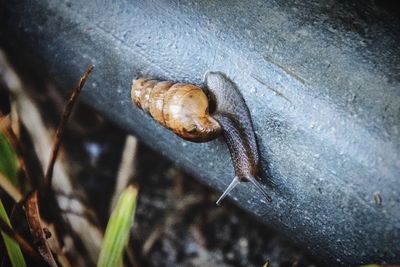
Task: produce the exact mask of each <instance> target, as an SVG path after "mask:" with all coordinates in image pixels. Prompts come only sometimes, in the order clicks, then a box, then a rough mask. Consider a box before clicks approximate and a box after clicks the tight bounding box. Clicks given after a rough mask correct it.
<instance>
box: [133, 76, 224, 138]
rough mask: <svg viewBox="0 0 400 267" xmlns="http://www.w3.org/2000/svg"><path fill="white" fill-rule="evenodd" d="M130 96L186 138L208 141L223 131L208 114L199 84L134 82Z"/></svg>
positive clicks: (205, 97)
mask: <svg viewBox="0 0 400 267" xmlns="http://www.w3.org/2000/svg"><path fill="white" fill-rule="evenodd" d="M131 97H132V100H133V102H135V104H136V105H137V106H139V107H140V108H141V109H143V110H144V111H146V112H148V113H150V115H151V116H152V117H153V118H154V119H155V120H156V121H158V122H159V123H160V124H161V125H163V126H165V127H167V128H168V129H170V130H172V131H173V132H174V133H176V134H177V135H179V136H180V137H182V138H183V139H186V140H189V141H193V142H205V141H209V140H211V139H214V138H216V137H217V136H218V135H220V134H221V132H222V128H221V126H220V124H219V123H218V122H217V121H216V120H215V119H214V118H213V117H211V116H210V114H209V109H208V98H207V96H206V94H205V93H204V91H203V90H202V89H201V88H200V87H198V86H196V85H192V84H184V83H173V82H170V81H163V82H159V81H156V80H149V81H146V80H145V79H138V80H135V81H134V82H133V85H132V90H131Z"/></svg>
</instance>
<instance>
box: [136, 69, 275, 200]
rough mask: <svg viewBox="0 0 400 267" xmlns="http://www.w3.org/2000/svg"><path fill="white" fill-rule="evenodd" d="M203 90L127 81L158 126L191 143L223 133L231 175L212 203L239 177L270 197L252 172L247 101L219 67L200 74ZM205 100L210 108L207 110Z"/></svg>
mask: <svg viewBox="0 0 400 267" xmlns="http://www.w3.org/2000/svg"><path fill="white" fill-rule="evenodd" d="M205 85H206V87H207V89H208V90H207V91H205V90H203V89H202V88H201V87H199V86H197V85H194V84H187V83H174V82H172V81H158V80H148V79H143V78H139V79H137V80H134V81H133V84H132V90H131V97H132V101H133V102H134V103H135V104H136V105H137V106H138V107H139V108H141V109H143V110H144V111H146V112H148V113H149V114H150V115H151V116H152V117H153V118H154V119H155V120H156V121H158V122H159V123H160V124H161V125H163V126H164V127H166V128H168V129H170V130H172V131H173V132H174V133H175V134H177V135H178V136H180V137H181V138H183V139H185V140H188V141H192V142H207V141H210V140H212V139H215V138H217V137H218V136H220V135H223V136H224V138H225V140H226V143H227V145H228V148H229V152H230V154H231V158H232V161H233V166H234V170H235V177H234V179H233V180H232V182H231V183H230V184H229V186H228V187H227V188H226V190H225V191H224V192H223V193H222V195H221V196H220V198H219V199H218V200H217V202H216V203H217V205H219V204H220V203H221V201H222V200H223V199H224V198H225V197H226V196H227V195H228V194H229V193H230V192H231V191H232V189H234V188H235V187H236V186H237V185H238V184H239V183H240V182H251V183H252V184H253V185H255V186H256V187H257V188H258V190H260V191H261V193H262V194H263V195H264V196H265V197H266V198H267V200H269V201H271V198H270V196H269V195H268V194H267V193H266V191H265V190H264V188H263V187H262V186H261V184H260V183H259V180H260V178H258V177H257V173H258V167H259V154H258V148H257V142H256V138H255V134H254V130H253V124H252V121H251V117H250V112H249V110H248V108H247V105H246V103H245V101H244V99H243V97H242V95H241V93H240V92H239V90H238V89H237V88H236V86H235V85H234V84H233V82H232V81H230V80H229V79H228V78H227V77H226V76H225V75H223V74H222V73H220V72H208V73H207V74H206V75H205ZM210 103H211V104H212V103H213V104H214V109H213V111H212V112H211V113H210V110H211V109H210Z"/></svg>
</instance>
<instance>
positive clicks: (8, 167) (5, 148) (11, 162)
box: [0, 133, 18, 186]
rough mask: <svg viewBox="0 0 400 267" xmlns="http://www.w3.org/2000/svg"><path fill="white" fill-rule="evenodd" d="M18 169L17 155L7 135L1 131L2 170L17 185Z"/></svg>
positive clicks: (0, 162) (0, 165) (0, 161)
mask: <svg viewBox="0 0 400 267" xmlns="http://www.w3.org/2000/svg"><path fill="white" fill-rule="evenodd" d="M17 171H18V166H17V156H16V154H15V152H14V150H13V148H12V147H11V145H10V143H9V142H8V140H7V138H6V137H5V135H4V134H2V133H0V172H1V173H2V174H3V175H4V176H5V177H7V178H8V179H9V180H10V181H11V182H12V183H13V184H14V185H15V186H17V185H18V179H17Z"/></svg>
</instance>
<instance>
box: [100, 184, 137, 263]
mask: <svg viewBox="0 0 400 267" xmlns="http://www.w3.org/2000/svg"><path fill="white" fill-rule="evenodd" d="M137 193H138V190H137V188H135V187H134V186H129V187H127V188H126V189H125V190H124V191H123V192H122V194H121V196H120V197H119V200H118V203H117V205H116V207H115V209H114V211H113V212H112V214H111V217H110V219H109V221H108V224H107V229H106V233H105V235H104V240H103V244H102V246H101V251H100V256H99V260H98V262H97V266H98V267H120V266H122V259H123V254H124V248H125V246H126V245H127V243H128V240H129V233H130V229H131V226H132V224H133V219H134V216H135V209H136V199H137Z"/></svg>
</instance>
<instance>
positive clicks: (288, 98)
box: [0, 0, 400, 265]
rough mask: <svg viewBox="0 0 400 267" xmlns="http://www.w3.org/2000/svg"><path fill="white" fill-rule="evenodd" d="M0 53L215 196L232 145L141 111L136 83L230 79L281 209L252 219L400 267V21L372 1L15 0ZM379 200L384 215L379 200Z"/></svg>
mask: <svg viewBox="0 0 400 267" xmlns="http://www.w3.org/2000/svg"><path fill="white" fill-rule="evenodd" d="M0 14H1V16H0V23H1V24H0V45H1V46H2V47H3V49H5V50H7V51H8V52H9V53H10V55H14V57H13V58H14V60H16V62H20V63H21V62H24V64H40V66H38V68H40V69H41V70H43V73H45V74H46V75H48V76H49V77H51V78H52V79H54V80H56V81H57V82H59V84H60V85H63V86H64V87H65V88H68V89H69V88H71V87H72V86H73V85H74V83H75V82H76V79H77V78H78V77H80V75H81V73H82V72H83V70H84V68H85V67H86V66H87V65H88V64H89V63H94V64H95V65H96V69H95V72H94V73H93V75H92V76H91V78H90V83H89V84H88V86H87V87H86V89H85V90H84V93H83V94H84V100H85V101H86V102H87V103H89V104H90V105H92V106H94V107H95V108H97V109H99V110H101V111H103V112H104V113H105V114H107V115H108V116H109V117H110V118H112V119H113V120H114V121H116V122H117V123H118V124H120V125H121V126H123V127H125V128H126V129H127V130H128V131H130V132H133V133H135V134H136V135H137V136H138V137H140V138H141V140H142V141H143V142H145V143H146V144H148V145H150V146H152V147H153V148H154V149H156V150H157V151H159V152H160V153H162V154H164V155H165V156H167V157H169V158H170V159H172V160H173V161H175V162H176V163H177V164H178V165H180V166H182V167H183V168H185V169H186V170H188V171H190V172H191V173H193V174H194V175H195V176H197V177H198V178H199V179H201V180H202V181H203V182H205V183H207V184H209V185H210V186H212V187H214V188H217V189H218V190H223V189H224V188H225V187H226V186H227V184H228V183H229V182H230V181H231V179H232V177H233V168H232V164H231V160H230V157H229V153H228V150H227V147H226V145H225V144H224V142H223V140H222V139H218V140H215V141H212V142H210V143H206V144H193V143H188V142H185V141H183V140H181V139H179V138H178V137H176V136H174V135H173V134H172V133H171V132H169V131H167V130H165V129H164V128H162V127H161V126H160V125H158V124H157V123H156V122H154V121H153V120H151V119H150V118H149V117H148V116H147V115H145V114H144V113H143V112H142V111H140V110H139V109H137V108H136V107H133V106H132V104H131V101H130V98H129V90H130V84H131V81H132V79H133V78H135V77H136V76H137V75H138V74H139V73H140V74H143V75H146V76H149V77H157V78H162V79H169V80H176V81H187V82H191V83H201V82H202V78H203V75H204V73H205V72H206V71H210V70H214V71H221V72H224V73H226V75H227V76H228V77H230V78H231V79H232V80H233V81H234V82H235V83H236V84H237V86H238V87H239V89H240V90H241V92H242V94H243V96H244V98H245V100H246V102H247V104H248V106H249V109H250V112H251V115H252V118H253V122H254V126H255V130H256V136H257V140H258V144H259V148H260V151H261V158H262V168H263V173H264V175H265V176H266V177H267V176H268V175H269V176H270V177H271V179H272V181H273V182H274V183H275V185H273V186H272V187H270V191H271V194H272V196H273V201H272V203H265V202H263V201H261V195H260V194H259V193H258V191H257V190H256V189H255V188H253V187H252V186H250V185H249V184H246V185H241V186H239V188H238V189H236V190H235V191H234V192H233V193H232V196H233V198H234V199H235V201H236V202H237V203H238V204H239V205H240V206H242V207H243V208H245V209H247V210H249V211H250V212H251V213H253V214H255V215H256V216H258V217H259V218H260V219H261V220H262V221H264V222H266V223H267V224H269V225H271V226H273V227H274V228H276V229H277V230H280V231H283V232H284V233H285V234H286V235H287V236H289V237H290V238H291V239H292V240H293V241H294V242H297V243H298V244H301V245H302V246H303V247H305V248H307V249H308V250H309V251H310V252H312V253H313V254H315V255H317V256H318V257H320V258H321V259H322V260H323V261H325V262H327V263H330V264H334V265H355V264H362V263H372V262H388V263H394V262H397V263H399V262H400V195H399V188H400V179H399V177H400V171H399V167H400V151H399V150H400V149H399V148H400V138H399V137H400V67H399V66H400V58H399V57H400V48H399V47H400V46H399V43H400V31H399V20H398V19H397V18H394V17H393V16H390V13H388V11H385V10H383V9H381V8H380V7H378V6H376V5H375V4H374V2H373V1H371V2H368V3H366V2H365V1H360V2H357V1H356V2H353V1H352V2H351V3H342V2H338V1H331V0H324V1H312V0H307V1H301V2H296V1H285V2H277V1H248V2H247V1H209V0H205V1H196V2H195V1H177V0H173V1H168V3H167V2H165V1H161V0H149V1H126V2H125V1H119V2H117V3H113V4H111V3H109V2H106V1H104V2H103V1H55V0H54V1H53V0H44V1H26V0H23V1H18V2H17V1H15V3H13V1H4V3H2V4H1V10H0ZM378 192H379V194H380V195H381V197H382V203H381V204H380V205H378V204H376V203H375V202H374V195H375V194H377V193H378Z"/></svg>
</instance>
